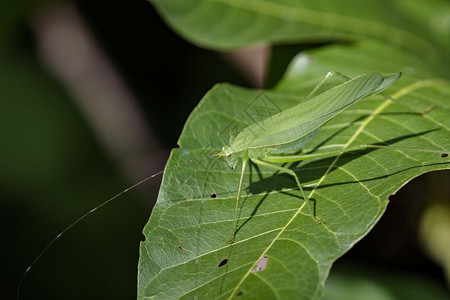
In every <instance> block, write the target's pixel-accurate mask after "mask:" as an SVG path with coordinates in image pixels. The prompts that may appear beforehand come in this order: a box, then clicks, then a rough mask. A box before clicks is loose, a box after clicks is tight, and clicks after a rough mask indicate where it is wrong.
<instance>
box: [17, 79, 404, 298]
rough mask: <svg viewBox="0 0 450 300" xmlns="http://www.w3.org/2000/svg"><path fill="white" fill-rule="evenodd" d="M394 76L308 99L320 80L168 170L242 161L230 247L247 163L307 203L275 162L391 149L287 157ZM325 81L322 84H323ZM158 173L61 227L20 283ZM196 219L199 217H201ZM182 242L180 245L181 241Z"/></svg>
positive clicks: (352, 84) (359, 82)
mask: <svg viewBox="0 0 450 300" xmlns="http://www.w3.org/2000/svg"><path fill="white" fill-rule="evenodd" d="M330 74H331V73H330ZM399 77H400V73H394V74H390V75H386V76H382V75H380V74H378V73H371V74H365V75H361V76H359V77H356V78H354V79H351V80H347V81H346V82H344V83H343V84H341V85H338V86H336V87H335V88H333V89H330V90H328V91H326V92H324V93H322V94H320V95H318V96H315V97H312V95H313V94H314V93H315V92H316V91H317V89H318V87H320V85H321V84H322V83H323V82H324V81H322V82H321V83H320V84H319V86H318V87H316V88H315V89H313V91H312V92H311V93H310V95H308V97H307V100H305V101H303V102H302V103H301V104H298V105H296V106H293V107H291V108H289V109H287V110H284V111H282V112H280V113H278V114H275V115H273V116H271V117H268V118H266V119H264V120H262V121H259V122H255V123H253V124H252V125H249V126H247V127H246V128H245V129H243V130H242V131H241V132H240V133H239V134H238V135H237V136H236V137H235V138H232V139H230V141H229V143H228V144H227V145H225V146H223V148H222V151H220V152H219V153H217V152H216V153H215V154H214V155H211V156H207V157H201V158H199V159H191V160H188V161H185V162H184V163H181V164H177V165H175V166H172V167H171V168H172V169H174V168H177V167H178V166H181V165H185V164H189V163H192V162H194V161H199V160H203V159H210V158H212V157H214V156H215V157H216V158H217V159H220V158H224V159H225V160H226V163H227V165H228V166H229V167H231V168H235V167H236V165H237V164H238V162H239V161H242V169H241V173H240V180H239V184H238V191H237V193H236V197H235V210H234V220H233V223H234V224H233V231H232V234H231V238H230V240H229V243H233V242H234V240H235V236H236V227H237V222H238V208H239V202H240V198H241V193H242V185H243V178H244V174H245V170H246V168H247V166H248V163H249V161H250V162H252V163H254V164H256V165H260V166H265V167H269V168H272V169H274V170H277V171H280V172H283V173H286V174H289V175H291V176H292V177H293V178H294V179H295V181H296V184H297V186H298V188H299V190H300V192H301V196H302V198H303V199H305V200H306V197H305V195H304V191H303V188H302V185H301V182H300V180H299V178H298V176H297V175H296V173H295V172H294V171H293V170H291V169H288V168H285V167H282V166H279V165H277V164H279V163H286V162H296V161H300V160H306V159H313V158H317V157H322V156H330V155H336V154H340V153H344V152H347V151H354V150H359V149H366V148H394V147H391V146H376V145H360V146H358V147H349V148H345V149H339V150H336V151H328V152H325V153H323V152H322V153H317V154H303V155H286V154H287V153H289V152H292V151H294V150H300V149H301V148H302V146H303V145H305V144H306V143H308V142H309V141H310V140H311V139H313V138H314V136H315V135H316V134H317V133H318V132H319V131H320V129H321V128H322V127H323V125H324V124H325V123H326V122H327V121H329V120H331V119H332V118H333V117H335V116H336V115H338V114H339V113H341V112H342V111H344V110H345V109H347V108H348V107H349V106H350V105H352V104H354V103H356V102H357V101H359V100H361V99H363V98H365V97H368V96H370V95H373V94H376V93H380V92H382V91H383V90H384V89H386V88H388V87H389V86H391V85H392V84H393V83H394V82H395V81H396V80H397V79H398V78H399ZM326 78H327V77H326ZM326 78H325V79H324V80H326ZM394 149H395V148H394ZM217 159H216V161H217ZM213 166H214V165H213ZM161 173H163V171H162V172H158V173H156V174H154V175H152V176H149V177H147V178H146V179H144V180H142V181H140V182H138V183H137V184H135V185H133V186H132V187H130V188H128V189H126V190H124V191H122V192H121V193H119V194H117V195H116V196H114V197H113V198H110V199H109V200H107V201H106V202H104V203H103V204H101V205H100V206H98V207H96V208H94V209H93V210H91V211H89V212H88V213H86V214H85V215H84V216H82V217H81V218H79V219H78V220H76V221H75V222H74V223H73V224H71V225H70V226H69V227H68V228H66V229H65V230H64V231H63V232H61V233H60V234H59V235H58V236H56V237H55V238H54V239H53V240H52V241H51V242H50V244H49V245H48V246H47V247H45V248H44V250H43V251H42V252H41V253H40V254H39V255H38V257H37V258H36V259H35V260H34V261H33V262H32V264H31V265H30V267H29V268H28V269H27V270H26V271H25V273H24V274H23V276H22V279H21V282H22V280H23V279H24V277H25V275H26V274H27V273H28V272H29V270H30V269H31V267H32V266H34V264H35V263H36V262H37V260H39V258H40V257H41V256H42V255H43V254H44V253H45V252H46V251H47V249H48V248H49V247H50V246H51V245H52V244H53V243H54V242H55V241H56V240H57V239H58V238H59V237H60V236H61V235H62V234H63V233H65V232H66V231H67V230H69V229H70V228H72V227H73V226H74V225H75V224H77V223H78V222H79V221H81V220H82V219H83V218H84V217H86V216H87V215H89V214H91V213H92V212H94V211H95V210H97V209H98V208H100V207H101V206H104V205H106V204H107V203H109V202H111V201H112V200H114V199H116V198H117V197H119V196H120V195H122V194H124V193H126V192H127V191H129V190H130V189H132V188H134V187H135V186H138V185H140V184H141V183H143V182H144V181H147V180H149V179H151V178H153V177H155V176H156V175H159V174H161ZM208 175H209V173H208ZM206 182H207V180H206ZM216 197H217V195H216V194H213V195H212V196H211V198H216ZM306 203H307V201H306ZM307 207H308V209H309V211H310V214H311V216H313V218H315V219H316V220H317V221H318V222H321V220H320V219H319V218H317V217H316V216H315V215H314V214H313V213H312V212H311V209H310V208H309V206H308V205H307ZM199 215H201V213H200V214H199ZM199 223H201V222H199ZM176 241H178V244H170V245H171V248H175V249H177V250H178V253H184V254H192V255H193V256H196V255H197V253H198V252H199V251H198V250H193V251H190V250H187V249H186V248H185V247H184V245H182V244H181V242H180V240H179V239H177V240H176ZM183 243H185V241H184V240H183ZM173 245H176V246H173ZM187 245H188V246H187V247H188V249H194V248H195V245H192V244H190V245H189V239H188V240H187ZM19 289H20V285H19Z"/></svg>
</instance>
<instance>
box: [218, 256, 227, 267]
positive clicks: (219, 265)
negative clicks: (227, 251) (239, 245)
mask: <svg viewBox="0 0 450 300" xmlns="http://www.w3.org/2000/svg"><path fill="white" fill-rule="evenodd" d="M227 263H228V258H225V259H222V260H221V261H220V263H219V264H218V265H217V267H219V268H220V267H223V266H225V265H226V264H227Z"/></svg>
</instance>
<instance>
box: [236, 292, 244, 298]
mask: <svg viewBox="0 0 450 300" xmlns="http://www.w3.org/2000/svg"><path fill="white" fill-rule="evenodd" d="M242 295H244V292H242V291H241V292H238V293H237V294H236V297H240V296H242Z"/></svg>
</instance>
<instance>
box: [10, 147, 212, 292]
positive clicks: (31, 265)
mask: <svg viewBox="0 0 450 300" xmlns="http://www.w3.org/2000/svg"><path fill="white" fill-rule="evenodd" d="M216 155H218V154H214V155H208V156H206V157H200V158H195V159H190V160H188V161H185V162H182V163H180V164H177V165H175V166H173V167H171V169H172V168H177V167H180V166H183V165H186V164H188V163H191V162H196V161H200V160H203V159H207V158H211V157H213V156H216ZM216 161H217V160H216ZM165 171H166V169H164V170H161V171H159V172H157V173H155V174H152V175H150V176H148V177H146V178H144V179H142V180H140V181H139V182H137V183H135V184H133V185H131V186H130V187H128V188H126V189H125V190H123V191H121V192H120V193H118V194H116V195H114V196H113V197H111V198H109V199H108V200H106V201H104V202H103V203H101V204H100V205H98V206H96V207H94V208H93V209H91V210H90V211H88V212H86V213H85V214H83V215H82V216H81V217H79V218H78V219H76V220H75V221H74V222H72V223H71V224H70V225H69V226H67V227H66V228H65V229H64V230H63V231H61V232H60V233H59V234H57V235H56V236H55V237H54V238H53V239H52V240H51V241H50V242H49V243H48V244H47V246H45V247H44V249H42V250H41V252H39V254H38V255H37V256H36V258H35V259H34V260H33V261H32V262H31V264H30V265H29V266H28V268H27V269H26V270H25V272H24V273H23V274H22V276H21V277H20V280H19V284H18V286H17V300H19V299H20V289H21V287H22V283H23V281H24V279H25V277H26V276H27V275H28V273H29V272H30V270H31V269H32V268H33V267H34V265H35V264H36V263H37V262H38V261H39V260H40V258H41V257H42V256H43V255H44V254H45V253H46V252H47V250H48V249H49V248H50V247H51V246H52V245H53V244H54V243H55V242H56V241H57V240H58V239H59V238H60V237H61V236H62V235H64V234H65V233H66V232H67V231H69V230H70V229H71V228H72V227H74V226H75V225H77V224H78V223H79V222H81V221H82V220H83V219H84V218H86V217H87V216H89V215H90V214H92V213H93V212H95V211H96V210H98V209H99V208H101V207H103V206H105V205H107V204H109V203H110V202H112V201H113V200H115V199H117V198H119V197H120V196H122V195H123V194H125V193H127V192H129V191H130V190H132V189H134V188H136V187H138V186H140V185H141V184H143V183H145V182H147V181H148V180H150V179H152V178H154V177H156V176H158V175H161V174H163V173H164V172H165Z"/></svg>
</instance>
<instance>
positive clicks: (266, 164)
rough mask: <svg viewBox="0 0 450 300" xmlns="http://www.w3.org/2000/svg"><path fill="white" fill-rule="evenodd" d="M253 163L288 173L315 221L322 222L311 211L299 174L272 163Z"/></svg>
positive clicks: (253, 160)
mask: <svg viewBox="0 0 450 300" xmlns="http://www.w3.org/2000/svg"><path fill="white" fill-rule="evenodd" d="M251 161H252V162H253V163H255V164H257V165H260V166H264V167H269V168H272V169H275V170H278V171H280V172H283V173H287V174H289V175H291V176H292V177H294V179H295V182H296V183H297V186H298V188H299V190H300V193H301V194H302V197H303V199H304V200H305V202H306V206H307V207H308V211H309V213H310V214H311V216H312V217H313V219H315V220H316V221H319V222H322V221H321V220H320V219H319V218H316V216H315V214H314V213H313V211H312V210H311V207H309V204H308V199H307V198H306V197H305V193H304V192H303V188H302V185H301V183H300V180H299V179H298V176H297V174H295V172H294V171H292V170H291V169H288V168H285V167H281V166H277V165H274V164H271V163H268V162H265V161H262V160H259V159H251Z"/></svg>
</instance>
